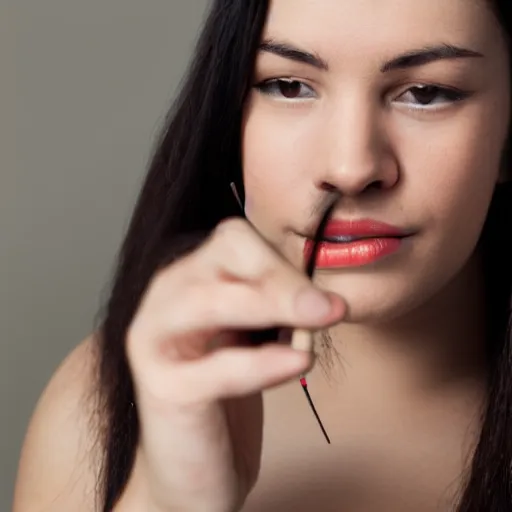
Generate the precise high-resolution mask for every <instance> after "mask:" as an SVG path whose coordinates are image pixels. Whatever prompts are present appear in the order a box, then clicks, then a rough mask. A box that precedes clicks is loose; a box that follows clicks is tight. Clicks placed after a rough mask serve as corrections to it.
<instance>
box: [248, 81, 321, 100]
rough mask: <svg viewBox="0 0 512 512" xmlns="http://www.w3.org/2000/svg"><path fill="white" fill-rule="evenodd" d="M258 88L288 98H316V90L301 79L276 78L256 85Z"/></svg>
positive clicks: (268, 93) (278, 96)
mask: <svg viewBox="0 0 512 512" xmlns="http://www.w3.org/2000/svg"><path fill="white" fill-rule="evenodd" d="M255 87H256V89H257V90H258V91H260V92H261V93H262V94H266V95H267V96H274V97H276V98H283V99H287V100H303V99H310V98H316V93H315V91H314V90H313V89H312V88H311V87H310V86H309V85H307V84H305V83H304V82H301V81H300V80H291V79H288V78H274V79H272V80H266V81H264V82H261V83H259V84H257V85H255Z"/></svg>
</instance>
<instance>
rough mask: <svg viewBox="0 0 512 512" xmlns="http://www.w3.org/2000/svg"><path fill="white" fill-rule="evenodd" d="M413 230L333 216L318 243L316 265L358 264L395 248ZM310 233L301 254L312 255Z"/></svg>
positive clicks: (372, 221)
mask: <svg viewBox="0 0 512 512" xmlns="http://www.w3.org/2000/svg"><path fill="white" fill-rule="evenodd" d="M411 235H412V232H410V231H406V230H403V229H400V228H398V227H395V226H392V225H390V224H385V223H382V222H379V221H376V220H373V219H363V220H357V221H356V220H352V221H343V220H332V221H330V222H329V223H328V224H327V226H326V228H325V231H324V234H323V237H322V239H321V242H320V244H319V247H318V253H317V257H316V268H317V269H319V270H320V269H327V268H343V267H360V266H364V265H367V264H369V263H374V262H376V261H378V260H380V259H382V258H384V257H385V256H390V255H392V254H394V253H396V252H398V251H399V250H400V249H401V248H402V245H403V240H404V239H405V238H408V237H409V236H411ZM313 245H314V243H313V240H312V237H307V239H306V242H305V245H304V258H305V259H306V261H307V258H308V257H310V256H311V253H312V250H313Z"/></svg>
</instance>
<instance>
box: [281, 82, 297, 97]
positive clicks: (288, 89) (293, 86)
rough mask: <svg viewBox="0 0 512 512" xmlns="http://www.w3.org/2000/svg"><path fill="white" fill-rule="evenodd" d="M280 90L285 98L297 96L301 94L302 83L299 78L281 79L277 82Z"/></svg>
mask: <svg viewBox="0 0 512 512" xmlns="http://www.w3.org/2000/svg"><path fill="white" fill-rule="evenodd" d="M277 85H278V87H279V92H280V93H281V94H282V95H283V96H284V97H285V98H290V99H293V98H297V97H298V96H299V95H300V89H301V87H302V84H301V83H300V82H298V81H297V80H279V81H278V82H277Z"/></svg>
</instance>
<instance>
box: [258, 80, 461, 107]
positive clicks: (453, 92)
mask: <svg viewBox="0 0 512 512" xmlns="http://www.w3.org/2000/svg"><path fill="white" fill-rule="evenodd" d="M282 84H298V85H299V86H300V88H301V89H302V88H303V87H306V88H308V89H309V90H310V91H312V93H311V95H310V96H307V97H305V98H300V97H299V98H286V97H285V96H283V95H282V93H281V92H280V91H279V86H280V85H282ZM254 87H255V88H256V89H257V90H258V91H259V92H260V93H261V94H264V95H266V96H271V97H275V98H278V100H279V101H284V102H287V103H298V102H302V101H307V100H310V99H312V98H315V96H316V93H315V91H314V90H313V88H312V87H311V86H309V85H308V84H306V83H304V82H302V81H301V80H292V79H290V78H273V79H270V80H264V81H263V82H260V83H258V84H256V85H255V86H254ZM425 89H431V90H432V92H434V93H435V94H434V96H435V99H437V98H439V97H440V96H441V97H444V98H445V100H444V101H441V102H440V103H439V102H436V103H430V104H424V105H422V104H421V103H412V104H411V103H407V105H408V108H409V109H411V110H423V111H425V110H430V111H433V110H438V109H439V108H442V105H449V104H454V103H458V102H460V101H462V100H464V99H466V98H468V97H469V96H470V93H469V92H467V91H462V90H460V89H456V88H450V87H442V86H439V85H434V84H416V85H413V86H411V87H409V88H408V89H406V90H405V91H403V92H402V93H401V94H400V96H398V98H400V97H402V96H404V95H406V94H408V93H412V94H414V92H416V93H418V92H420V91H422V90H425ZM395 101H396V100H395ZM399 103H406V102H403V101H399ZM432 105H433V106H432ZM439 105H441V107H439Z"/></svg>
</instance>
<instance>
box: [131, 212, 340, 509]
mask: <svg viewBox="0 0 512 512" xmlns="http://www.w3.org/2000/svg"><path fill="white" fill-rule="evenodd" d="M344 309H345V308H344V304H343V302H342V300H341V299H340V298H339V297H338V296H337V295H334V294H332V293H326V292H323V291H321V290H319V289H318V288H317V287H315V286H314V285H313V283H311V282H310V281H309V280H308V278H307V277H306V276H305V275H304V274H302V273H301V272H300V271H299V270H297V269H296V268H294V267H293V266H292V265H291V264H290V263H289V262H288V261H287V260H286V259H285V258H284V257H283V256H282V255H280V254H279V253H278V252H277V251H276V250H275V249H274V248H273V247H271V246H270V245H269V244H268V243H267V242H266V241H264V239H263V238H262V237H261V236H260V235H259V234H258V233H257V232H256V231H255V230H254V229H253V228H252V227H251V226H250V224H249V223H248V222H246V221H245V220H241V219H231V220H227V221H224V222H222V223H221V224H220V225H219V226H218V227H217V229H216V230H215V231H214V233H213V235H211V236H210V237H209V238H208V239H207V240H206V241H205V242H204V243H203V244H202V245H201V246H200V247H199V248H198V249H196V250H195V251H193V252H192V253H190V254H189V255H187V256H185V257H183V258H182V259H180V260H178V261H176V262H174V263H172V264H171V265H169V266H168V267H166V268H165V269H163V270H161V271H160V272H158V274H157V275H156V276H155V277H154V279H153V280H152V282H151V283H150V286H149V287H148V290H147V292H146V295H145V297H144V298H143V300H142V303H141V305H140V308H139V311H138V312H137V314H136V316H135V318H134V320H133V322H132V325H131V326H130V329H129V331H128V336H127V354H128V359H129V363H130V367H131V370H132V374H133V379H134V385H135V393H136V401H137V410H138V414H139V420H140V426H141V437H140V451H141V459H142V465H143V468H144V472H145V475H146V478H147V481H148V483H149V485H150V492H151V496H152V500H153V502H154V504H155V505H156V506H157V507H158V508H159V510H160V509H161V510H163V511H169V512H174V511H194V512H202V511H204V512H217V511H218V512H231V511H236V510H240V508H241V506H242V505H243V503H244V501H245V499H246V497H247V495H248V493H249V492H250V490H251V489H252V488H253V486H254V484H255V482H256V480H257V477H258V472H259V467H260V458H261V444H262V426H263V415H262V398H261V391H262V390H264V389H266V388H269V387H272V386H275V385H278V384H280V383H283V382H285V381H287V380H289V379H293V378H296V377H297V376H298V375H299V374H301V373H303V372H305V371H307V369H308V368H309V367H310V366H311V364H312V354H311V353H309V352H303V351H297V350H293V349H292V348H291V347H289V346H287V345H284V344H282V343H281V344H278V343H271V344H265V345H263V346H261V347H251V346H249V344H248V343H247V335H246V334H244V332H245V333H247V331H249V330H251V329H263V328H268V327H271V326H275V325H279V326H289V327H292V328H295V327H298V328H305V329H320V328H325V327H328V326H329V325H332V324H334V323H336V322H338V321H340V320H341V318H342V315H343V313H344ZM276 341H277V340H276Z"/></svg>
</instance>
